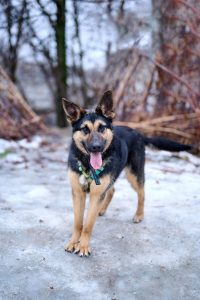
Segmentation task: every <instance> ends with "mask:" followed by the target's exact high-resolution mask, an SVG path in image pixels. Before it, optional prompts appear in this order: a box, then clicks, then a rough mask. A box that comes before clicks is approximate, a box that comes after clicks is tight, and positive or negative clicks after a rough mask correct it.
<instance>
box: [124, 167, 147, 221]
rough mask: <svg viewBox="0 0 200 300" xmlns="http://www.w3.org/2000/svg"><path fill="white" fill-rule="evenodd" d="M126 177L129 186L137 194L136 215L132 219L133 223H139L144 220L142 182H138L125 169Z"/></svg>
mask: <svg viewBox="0 0 200 300" xmlns="http://www.w3.org/2000/svg"><path fill="white" fill-rule="evenodd" d="M126 177H127V180H128V181H129V182H130V184H131V186H132V187H133V188H134V190H135V191H136V192H137V196H138V204H137V210H136V213H135V215H134V217H133V222H134V223H139V222H141V221H142V220H143V219H144V182H143V180H142V181H141V182H139V180H138V177H137V176H136V175H134V174H133V172H132V171H131V170H130V169H129V168H127V169H126Z"/></svg>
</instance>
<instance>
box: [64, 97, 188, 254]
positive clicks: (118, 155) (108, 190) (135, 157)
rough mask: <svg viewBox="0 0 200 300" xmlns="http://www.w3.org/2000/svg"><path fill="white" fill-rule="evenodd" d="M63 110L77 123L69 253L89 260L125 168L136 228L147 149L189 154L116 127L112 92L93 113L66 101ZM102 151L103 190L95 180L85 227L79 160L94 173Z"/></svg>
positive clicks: (71, 169)
mask: <svg viewBox="0 0 200 300" xmlns="http://www.w3.org/2000/svg"><path fill="white" fill-rule="evenodd" d="M63 108H64V111H65V113H66V116H67V119H68V121H70V122H71V124H72V129H73V135H72V144H71V147H70V152H69V159H68V167H69V180H70V183H71V187H72V195H73V207H74V226H73V233H72V236H71V239H70V240H69V242H68V243H67V245H66V248H65V249H66V250H67V251H69V252H75V253H79V255H80V256H88V255H89V254H90V252H91V249H90V246H89V240H90V237H91V234H92V229H93V226H94V224H95V220H96V218H97V216H98V215H103V214H104V213H105V211H106V209H107V207H108V205H109V203H110V201H111V200H112V197H113V194H114V183H115V181H116V179H117V178H118V177H119V175H120V173H121V171H122V170H123V169H125V173H126V177H127V180H128V181H129V182H130V184H131V186H132V187H133V188H134V189H135V191H136V192H137V195H138V204H137V210H136V213H135V215H134V217H133V221H134V222H135V223H139V222H140V221H142V220H143V218H144V163H145V145H147V144H152V145H154V146H156V147H157V148H158V149H163V150H168V151H182V150H188V149H189V148H190V147H189V146H184V145H181V144H178V143H176V142H173V141H170V140H167V139H163V138H146V137H144V136H143V135H141V134H140V133H139V132H137V131H135V130H133V129H131V128H129V127H125V126H113V125H112V120H113V118H114V116H115V113H114V110H113V100H112V93H111V92H110V91H108V92H106V93H105V94H104V95H103V97H102V99H101V100H100V102H99V104H98V106H97V108H96V110H95V111H94V112H86V111H85V110H84V109H83V108H81V107H79V106H78V105H76V104H74V103H72V102H70V101H68V100H65V99H63ZM93 151H94V152H97V151H99V152H101V153H102V160H103V163H104V165H105V166H104V170H103V171H102V173H100V175H99V178H100V182H101V184H100V185H96V184H95V181H94V180H93V181H92V182H91V184H90V187H89V190H88V192H89V196H90V203H89V208H88V212H87V216H86V220H85V223H84V224H83V217H84V209H85V198H86V192H85V189H84V188H83V186H82V184H81V182H80V176H81V172H80V171H79V168H78V161H79V162H81V164H82V166H83V167H84V169H85V170H86V171H87V172H89V170H90V168H91V166H90V161H89V157H90V153H91V152H93Z"/></svg>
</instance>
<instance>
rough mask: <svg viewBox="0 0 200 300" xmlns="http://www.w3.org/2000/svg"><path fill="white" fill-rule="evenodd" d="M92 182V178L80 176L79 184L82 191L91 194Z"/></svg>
mask: <svg viewBox="0 0 200 300" xmlns="http://www.w3.org/2000/svg"><path fill="white" fill-rule="evenodd" d="M91 182H92V180H90V178H86V177H85V176H84V175H83V174H82V175H80V177H79V183H80V185H81V187H82V190H83V191H84V192H85V193H89V192H90V184H91Z"/></svg>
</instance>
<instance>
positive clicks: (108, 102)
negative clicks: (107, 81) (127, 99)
mask: <svg viewBox="0 0 200 300" xmlns="http://www.w3.org/2000/svg"><path fill="white" fill-rule="evenodd" d="M95 112H96V113H97V114H101V115H103V116H105V117H106V118H108V119H111V120H112V119H114V117H115V112H114V109H113V98H112V92H111V91H107V92H105V93H104V94H103V97H102V98H101V100H100V102H99V104H98V105H97V108H96V110H95Z"/></svg>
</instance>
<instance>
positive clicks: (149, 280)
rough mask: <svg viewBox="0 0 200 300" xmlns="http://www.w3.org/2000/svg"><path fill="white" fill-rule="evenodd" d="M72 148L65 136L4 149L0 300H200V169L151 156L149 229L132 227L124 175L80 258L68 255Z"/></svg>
mask: <svg viewBox="0 0 200 300" xmlns="http://www.w3.org/2000/svg"><path fill="white" fill-rule="evenodd" d="M68 146H69V138H64V137H63V133H62V134H58V135H57V136H56V135H54V136H49V137H45V138H44V137H42V138H41V137H35V138H34V139H33V141H32V142H31V143H28V142H26V141H22V142H20V143H18V144H15V143H11V144H10V143H6V142H4V141H2V140H1V141H0V149H1V152H2V153H3V154H2V155H1V156H2V157H1V159H0V208H1V209H0V214H1V216H0V231H1V233H0V244H1V249H0V258H1V261H0V299H42V300H43V299H56V300H57V299H67V300H68V299H69V300H79V299H80V300H94V299H95V300H111V299H113V300H114V299H117V300H129V299H130V300H134V299H138V300H151V299H153V300H161V299H162V300H165V299H166V300H177V299H179V300H180V299H184V300H185V299H188V300H191V299H192V300H195V299H199V295H200V280H199V278H200V250H199V249H200V234H199V228H200V176H199V175H200V170H199V165H200V159H198V158H195V157H193V156H191V155H188V154H185V153H183V154H181V157H182V158H180V157H175V156H173V155H171V154H168V153H166V152H153V151H150V150H148V151H147V164H146V215H145V220H144V221H143V222H142V223H141V224H138V225H136V224H133V223H132V221H131V220H132V217H133V214H134V210H135V206H136V194H135V193H134V192H132V190H131V188H130V186H129V184H128V183H127V182H126V180H125V178H124V175H123V174H122V176H121V178H120V180H118V182H117V184H116V190H117V191H116V193H115V197H114V199H113V202H112V203H111V205H110V207H109V209H108V212H107V214H106V215H105V216H104V217H101V218H99V219H98V221H97V223H96V226H95V229H94V232H93V237H92V240H91V246H92V249H93V252H92V255H91V256H90V257H89V258H80V257H78V256H77V255H75V254H69V253H66V252H65V251H64V245H65V242H66V241H67V240H68V238H69V237H70V232H71V227H72V221H73V211H72V204H71V192H70V186H69V184H68V181H67V179H66V164H65V162H66V160H67V148H68ZM6 149H11V150H9V151H11V153H8V154H7V155H6V153H7V152H6V151H7V150H6Z"/></svg>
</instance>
